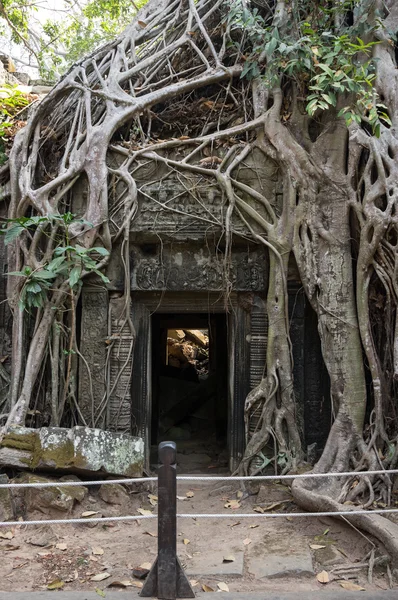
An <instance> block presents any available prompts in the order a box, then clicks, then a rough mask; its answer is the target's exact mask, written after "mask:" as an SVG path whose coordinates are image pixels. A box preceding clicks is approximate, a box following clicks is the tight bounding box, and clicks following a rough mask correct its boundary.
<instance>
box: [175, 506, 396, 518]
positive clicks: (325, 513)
mask: <svg viewBox="0 0 398 600" xmlns="http://www.w3.org/2000/svg"><path fill="white" fill-rule="evenodd" d="M381 513H390V514H391V513H398V508H380V509H375V510H359V509H358V510H342V511H323V512H314V513H311V512H304V513H303V512H302V513H254V514H249V513H234V514H232V515H227V514H225V513H220V514H216V513H209V514H207V515H206V514H199V515H195V514H189V513H184V514H177V517H179V518H180V519H188V518H191V519H215V518H216V519H249V518H250V519H257V518H260V517H266V518H273V519H275V518H278V517H285V518H287V517H343V516H344V517H347V516H348V517H350V516H351V515H373V514H381Z"/></svg>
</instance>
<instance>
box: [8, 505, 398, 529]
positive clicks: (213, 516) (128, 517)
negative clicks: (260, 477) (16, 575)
mask: <svg viewBox="0 0 398 600" xmlns="http://www.w3.org/2000/svg"><path fill="white" fill-rule="evenodd" d="M386 513H388V514H397V513H398V508H380V509H375V510H362V509H358V510H355V509H354V510H346V511H323V512H312V513H311V512H290V513H261V514H260V513H254V514H253V513H233V514H227V513H208V514H203V513H200V514H197V513H182V514H177V517H178V518H180V519H258V518H261V517H264V518H268V519H276V518H290V517H349V516H352V515H372V514H386ZM157 518H158V515H125V516H124V517H93V518H92V517H87V518H76V519H43V520H37V521H3V522H0V527H15V526H18V525H20V526H21V525H65V524H66V525H71V524H76V523H83V524H85V525H87V524H88V523H109V522H118V521H138V520H142V519H157Z"/></svg>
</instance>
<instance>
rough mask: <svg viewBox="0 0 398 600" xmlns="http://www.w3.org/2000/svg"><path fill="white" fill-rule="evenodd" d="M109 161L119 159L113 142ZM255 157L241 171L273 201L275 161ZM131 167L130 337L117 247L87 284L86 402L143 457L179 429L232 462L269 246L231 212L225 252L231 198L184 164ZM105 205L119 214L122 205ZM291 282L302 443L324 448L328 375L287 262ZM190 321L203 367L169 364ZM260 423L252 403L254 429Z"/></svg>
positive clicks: (237, 450)
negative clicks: (202, 344)
mask: <svg viewBox="0 0 398 600" xmlns="http://www.w3.org/2000/svg"><path fill="white" fill-rule="evenodd" d="M203 158H204V159H205V158H206V157H205V156H204V157H203ZM203 158H202V159H201V160H203ZM113 160H114V161H115V162H116V163H117V161H118V156H117V153H115V154H114V155H113ZM255 160H256V156H255V153H254V155H252V156H251V157H250V159H249V161H248V162H247V166H246V168H242V169H241V170H240V173H239V176H240V181H242V182H245V183H246V184H248V185H251V186H252V187H254V188H258V189H261V188H262V191H263V193H266V194H267V195H268V196H269V197H272V198H273V199H274V204H275V206H276V207H277V205H278V201H279V197H280V194H281V182H280V181H279V173H278V169H277V168H276V166H275V164H273V162H272V161H271V160H269V161H268V162H265V161H262V165H261V168H260V169H259V167H258V165H257V167H256V170H255V171H254V170H252V168H251V167H252V166H253V164H254V161H255ZM250 161H252V162H250ZM198 162H199V161H198ZM154 176H155V179H154ZM135 177H136V180H137V182H138V185H139V188H140V193H139V207H138V212H137V216H136V217H135V219H134V220H133V221H132V223H131V229H130V249H129V257H130V266H129V272H130V290H131V320H132V323H133V325H134V329H135V335H136V338H135V340H133V338H132V336H131V333H129V331H128V329H127V327H125V328H124V332H125V333H123V331H122V332H121V331H120V322H119V320H118V314H119V312H120V303H121V302H122V303H123V302H124V301H125V300H124V297H122V296H123V289H124V287H123V286H124V280H123V265H122V264H121V259H120V254H119V253H116V252H115V255H114V257H113V258H112V260H111V265H110V267H109V268H108V269H107V274H108V277H109V278H110V284H109V285H108V289H98V287H97V286H90V285H89V284H88V285H85V286H84V287H83V289H82V294H81V302H80V305H79V310H80V311H81V312H80V314H81V317H80V323H81V324H80V336H81V338H80V351H81V353H82V355H83V357H84V359H80V361H79V399H80V406H81V411H82V414H83V416H84V418H85V420H86V422H87V423H89V424H91V425H92V426H98V425H100V426H101V427H105V428H108V429H111V430H115V431H130V432H132V433H133V434H134V435H139V436H142V437H143V438H144V440H145V447H146V460H147V466H149V462H150V456H151V447H152V448H153V447H154V446H155V445H156V444H157V443H158V442H159V441H161V440H162V439H166V438H168V437H172V439H175V438H176V437H177V439H176V441H177V443H178V444H179V447H180V448H185V447H186V448H188V449H190V450H193V451H195V449H196V451H197V452H199V453H200V452H202V453H203V451H204V450H203V448H207V450H208V451H209V448H210V451H209V454H211V449H213V450H215V451H216V454H217V453H222V456H223V458H224V462H223V463H222V464H223V465H228V468H229V469H230V470H231V471H233V470H234V469H235V468H236V467H237V465H238V464H239V461H240V459H241V458H242V454H243V451H244V447H245V425H244V404H245V399H246V397H247V394H248V393H249V391H250V390H251V389H253V388H254V387H255V386H256V385H258V384H259V383H260V381H261V379H262V377H263V376H264V365H265V363H266V351H267V333H268V319H267V311H266V304H265V302H266V293H267V278H268V250H267V249H266V248H264V246H263V245H261V244H259V243H256V242H255V241H254V240H253V239H251V236H250V232H249V231H248V230H247V229H245V227H244V226H243V225H242V223H240V222H239V221H238V220H235V222H234V235H233V244H232V250H231V254H230V256H228V257H227V259H228V260H227V262H226V254H225V240H224V237H223V230H222V223H223V221H224V219H225V211H226V207H225V204H223V202H222V199H221V197H220V194H219V191H218V189H217V187H216V186H215V185H211V184H210V183H209V182H208V181H205V180H204V179H203V177H201V176H197V177H195V176H193V175H192V174H189V176H187V177H184V178H183V180H182V179H181V178H179V177H176V176H175V174H173V173H172V172H170V171H169V170H168V169H164V171H163V172H159V170H158V171H157V172H156V174H154V172H153V165H152V166H150V169H147V168H141V169H140V171H139V172H138V173H136V174H135ZM264 188H265V192H264ZM115 196H117V193H116V194H115ZM111 210H115V213H116V218H117V209H113V208H111ZM288 286H289V318H290V322H291V337H292V343H293V355H294V374H295V394H296V398H297V401H298V407H299V410H298V415H299V417H298V418H299V419H300V429H301V431H302V435H303V441H304V442H305V444H306V445H311V444H314V443H317V444H318V449H320V448H321V447H322V445H323V443H324V441H325V439H326V436H327V431H328V428H329V424H330V402H329V397H328V382H327V375H326V370H325V368H324V366H323V361H322V358H321V350H320V342H319V338H318V334H317V325H316V318H315V316H314V314H313V312H312V310H311V308H310V307H309V305H308V304H307V303H306V301H305V297H304V294H303V293H302V291H301V290H300V286H299V284H298V281H297V274H296V272H295V268H294V265H292V268H291V273H290V281H289V283H288ZM187 328H191V329H192V328H194V329H199V330H201V331H204V332H206V333H207V334H208V336H209V340H210V342H209V369H208V373H207V374H206V376H205V378H200V376H199V377H198V375H197V374H196V373H195V370H190V369H181V368H177V367H172V366H170V364H166V363H167V358H166V348H167V338H168V332H170V331H171V330H181V329H187ZM110 344H112V349H111V351H110V352H109V349H108V346H109V345H110ZM86 361H87V363H88V364H89V365H90V368H91V373H92V383H91V382H90V380H89V378H88V377H87V376H86ZM121 367H122V372H121ZM105 373H106V374H107V375H108V380H107V379H106V377H104V374H105ZM90 385H92V388H93V394H94V410H93V407H92V405H91V395H90V389H89V388H90ZM104 398H107V399H108V400H107V403H106V405H104V400H103V399H104ZM257 412H258V407H257ZM93 413H94V415H95V417H94V420H93V417H92V414H93ZM257 420H258V415H257ZM255 428H256V407H254V408H253V414H252V417H251V420H250V427H249V429H250V430H249V435H250V433H251V432H252V431H254V430H255ZM217 448H218V452H217V450H216V449H217ZM205 454H206V452H205ZM192 460H193V462H195V459H194V458H192Z"/></svg>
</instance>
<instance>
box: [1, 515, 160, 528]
mask: <svg viewBox="0 0 398 600" xmlns="http://www.w3.org/2000/svg"><path fill="white" fill-rule="evenodd" d="M141 519H157V515H127V516H126V517H86V518H85V519H43V520H42V521H39V520H37V521H6V522H0V527H16V526H17V525H64V524H67V525H69V524H74V523H84V524H85V525H87V523H109V522H113V521H138V520H141Z"/></svg>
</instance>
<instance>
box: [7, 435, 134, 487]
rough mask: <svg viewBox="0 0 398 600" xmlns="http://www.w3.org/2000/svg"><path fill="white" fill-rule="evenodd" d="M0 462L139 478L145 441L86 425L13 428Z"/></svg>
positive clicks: (17, 466)
mask: <svg viewBox="0 0 398 600" xmlns="http://www.w3.org/2000/svg"><path fill="white" fill-rule="evenodd" d="M0 465H3V466H7V467H16V468H19V469H21V468H22V469H27V468H28V469H35V470H37V469H46V470H53V469H54V470H57V471H64V472H71V473H77V474H93V473H97V474H101V475H116V476H124V477H141V476H142V472H143V465H144V441H143V439H142V438H139V437H133V436H130V435H127V434H120V433H113V432H110V431H103V430H102V429H90V428H89V427H74V428H73V429H64V428H61V427H42V428H41V429H31V428H28V427H13V428H11V429H10V430H9V431H8V432H7V434H6V435H5V436H4V438H3V441H2V443H1V445H0Z"/></svg>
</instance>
